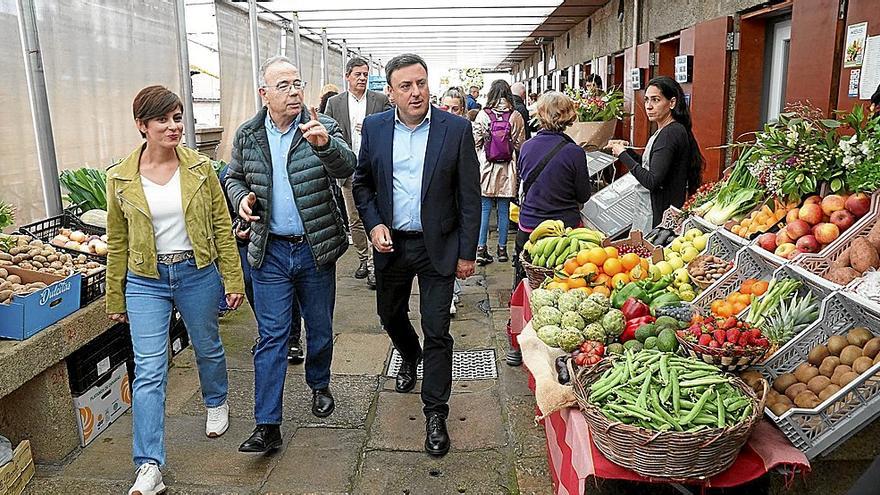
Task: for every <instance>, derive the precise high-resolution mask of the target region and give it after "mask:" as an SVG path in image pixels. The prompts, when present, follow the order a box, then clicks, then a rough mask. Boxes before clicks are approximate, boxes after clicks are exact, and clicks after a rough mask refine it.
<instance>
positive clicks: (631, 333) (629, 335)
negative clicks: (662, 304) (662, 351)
mask: <svg viewBox="0 0 880 495" xmlns="http://www.w3.org/2000/svg"><path fill="white" fill-rule="evenodd" d="M649 323H654V317H653V316H650V315H648V316H641V317H639V318H633V319H631V320H627V322H626V328H624V329H623V333H622V334H621V335H620V341H621V342H626V341H628V340H632V339H634V338H636V330H638V329H639V327H640V326H642V325H647V324H649Z"/></svg>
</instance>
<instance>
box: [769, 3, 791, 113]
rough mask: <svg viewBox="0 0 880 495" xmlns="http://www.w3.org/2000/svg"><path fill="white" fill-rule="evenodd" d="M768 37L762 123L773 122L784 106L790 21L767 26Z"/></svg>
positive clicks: (789, 43)
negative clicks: (765, 102)
mask: <svg viewBox="0 0 880 495" xmlns="http://www.w3.org/2000/svg"><path fill="white" fill-rule="evenodd" d="M768 28H769V29H768V31H769V33H768V34H770V35H771V36H770V39H769V41H770V46H769V47H768V49H769V52H770V66H769V69H770V80H769V85H768V88H767V107H766V109H765V111H764V121H765V122H774V121H776V120H777V119H778V118H779V114H780V113H781V112H782V109H783V107H784V106H785V84H786V80H787V79H788V50H789V46H790V45H791V19H788V20H784V21H780V22H777V23H775V24H773V25H771V26H768Z"/></svg>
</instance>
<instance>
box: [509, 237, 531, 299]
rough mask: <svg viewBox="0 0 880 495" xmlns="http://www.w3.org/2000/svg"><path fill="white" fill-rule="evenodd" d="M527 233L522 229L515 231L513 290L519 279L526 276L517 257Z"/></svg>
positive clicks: (524, 243)
mask: <svg viewBox="0 0 880 495" xmlns="http://www.w3.org/2000/svg"><path fill="white" fill-rule="evenodd" d="M529 235H530V233H529V232H525V231H523V230H517V231H516V241H515V243H514V246H513V290H516V287H517V286H518V285H519V283H520V281H521V280H522V279H524V278H526V271H525V269H523V266H522V261H520V259H519V253H521V252H522V250H523V246H525V245H526V242H527V241H528V240H529Z"/></svg>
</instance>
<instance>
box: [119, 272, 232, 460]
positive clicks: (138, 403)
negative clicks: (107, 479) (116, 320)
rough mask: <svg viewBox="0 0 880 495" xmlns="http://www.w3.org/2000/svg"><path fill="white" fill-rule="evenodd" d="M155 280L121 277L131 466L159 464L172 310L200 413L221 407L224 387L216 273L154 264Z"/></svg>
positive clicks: (162, 451)
mask: <svg viewBox="0 0 880 495" xmlns="http://www.w3.org/2000/svg"><path fill="white" fill-rule="evenodd" d="M158 268H159V278H158V279H152V278H147V277H141V276H140V275H135V274H133V273H131V272H129V273H128V275H127V277H126V286H125V303H126V307H127V310H128V320H129V323H130V325H131V342H132V346H133V347H134V369H135V378H134V385H133V386H132V410H133V416H134V418H133V423H132V432H133V437H134V438H133V446H132V456H133V458H134V463H135V465H138V466H139V465H141V464H143V463H145V462H153V463H156V464H158V465H160V466H161V465H163V464H164V463H165V438H164V436H165V385H166V383H167V381H168V325H169V322H170V320H171V308H172V306H175V307H177V310H178V311H180V315H181V316H182V317H183V322H184V324H185V325H186V330H187V333H189V338H190V341H191V342H192V346H193V350H194V351H195V355H196V363H197V364H198V368H199V380H200V382H201V385H202V387H201V388H202V399H203V400H204V402H205V406H206V407H218V406H222V405H223V403H224V402H226V393H227V391H228V389H229V382H228V380H227V376H226V354H225V353H224V351H223V343H222V342H221V341H220V333H219V330H220V329H219V325H218V316H217V300H218V299H219V298H220V295H221V293H222V292H223V285H222V283H221V280H220V273H219V272H218V271H217V267H216V266H214V265H213V264H212V265H208V266H206V267H204V268H202V269H199V268H196V263H195V260H191V259H190V260H186V261H181V262H179V263H175V264H173V265H164V264H162V263H159V265H158Z"/></svg>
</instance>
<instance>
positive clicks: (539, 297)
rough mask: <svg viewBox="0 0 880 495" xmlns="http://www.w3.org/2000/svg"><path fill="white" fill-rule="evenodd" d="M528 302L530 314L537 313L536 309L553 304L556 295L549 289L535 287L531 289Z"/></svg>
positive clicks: (554, 303)
mask: <svg viewBox="0 0 880 495" xmlns="http://www.w3.org/2000/svg"><path fill="white" fill-rule="evenodd" d="M529 304H530V305H531V307H532V314H538V311H540V310H541V308H543V307H544V306H555V305H556V296H554V295H553V294H552V293H551V292H550V291H549V290H546V289H535V290H534V291H532V296H531V299H530V301H529Z"/></svg>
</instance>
